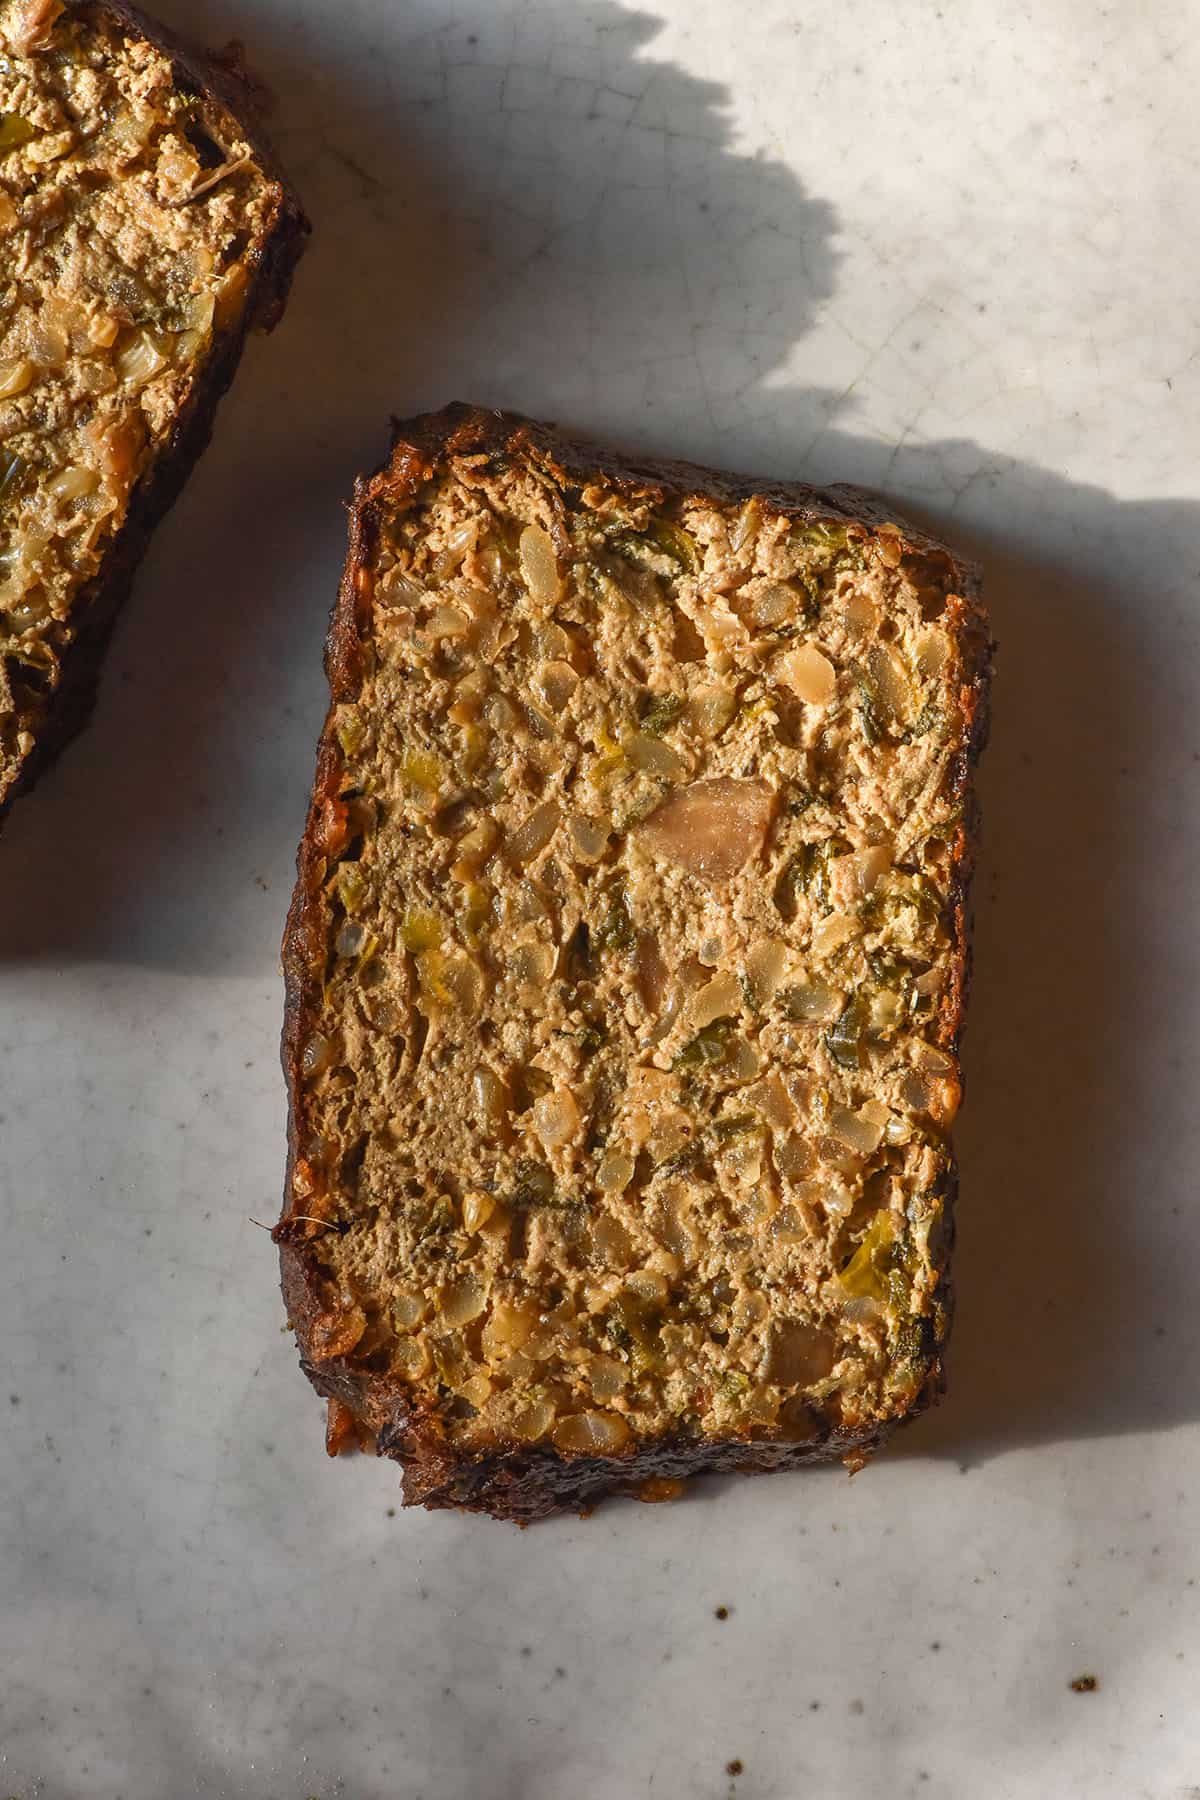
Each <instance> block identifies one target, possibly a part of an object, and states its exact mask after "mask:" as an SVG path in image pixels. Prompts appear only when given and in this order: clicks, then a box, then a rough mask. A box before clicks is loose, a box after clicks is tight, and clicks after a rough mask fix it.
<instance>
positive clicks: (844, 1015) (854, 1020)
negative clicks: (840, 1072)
mask: <svg viewBox="0 0 1200 1800" xmlns="http://www.w3.org/2000/svg"><path fill="white" fill-rule="evenodd" d="M866 1022H867V1009H866V1006H865V1005H864V1003H863V1000H862V998H861V997H860V996H859V995H858V994H851V996H850V998H849V999H848V1000H847V1002H846V1004H845V1006H843V1008H842V1010H841V1012H840V1013H839V1014H838V1016H837V1018H836V1019H835V1020H834V1022H833V1024H832V1025H831V1026H830V1027H829V1030H828V1031H827V1032H826V1033H825V1048H826V1049H827V1050H828V1052H829V1054H830V1056H832V1058H833V1060H834V1062H835V1063H837V1065H838V1067H839V1068H841V1069H857V1068H858V1066H859V1049H860V1046H861V1042H862V1034H863V1030H864V1028H865V1026H866Z"/></svg>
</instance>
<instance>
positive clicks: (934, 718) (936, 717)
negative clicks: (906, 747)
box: [900, 700, 942, 744]
mask: <svg viewBox="0 0 1200 1800" xmlns="http://www.w3.org/2000/svg"><path fill="white" fill-rule="evenodd" d="M941 721H942V711H941V708H940V707H939V706H935V704H934V702H933V701H932V700H927V701H926V703H925V705H924V706H923V707H922V708H921V710H920V712H919V713H918V714H917V716H916V718H915V719H914V720H913V722H912V724H911V725H910V726H909V727H908V729H907V730H906V731H905V732H904V734H903V736H902V738H901V740H900V741H901V743H904V744H911V743H912V742H913V740H914V738H919V737H924V736H925V735H926V733H927V732H930V731H933V730H934V729H935V728H936V727H937V726H938V725H940V724H941Z"/></svg>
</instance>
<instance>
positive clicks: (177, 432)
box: [0, 0, 307, 811]
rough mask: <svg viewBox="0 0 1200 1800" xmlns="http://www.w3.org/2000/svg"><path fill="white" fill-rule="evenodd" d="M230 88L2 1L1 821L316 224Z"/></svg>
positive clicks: (160, 40) (95, 655) (131, 40)
mask: <svg viewBox="0 0 1200 1800" xmlns="http://www.w3.org/2000/svg"><path fill="white" fill-rule="evenodd" d="M248 91H249V90H248V89H247V88H246V86H245V82H244V78H241V77H239V76H238V74H237V73H236V71H235V70H232V69H230V68H223V69H218V68H216V67H210V66H209V65H207V64H201V63H199V62H196V61H194V60H189V59H188V58H187V57H185V56H184V55H183V54H182V53H181V52H179V51H178V50H177V49H176V48H174V47H172V46H171V45H169V44H168V42H167V40H166V38H165V37H164V35H163V34H161V33H160V32H159V31H158V29H157V28H156V27H152V26H150V25H149V24H148V23H147V22H146V21H145V20H143V19H141V18H140V16H139V15H137V14H135V13H134V12H132V11H131V10H130V9H128V8H126V7H124V6H121V5H119V4H98V5H93V4H81V5H73V6H65V7H64V6H63V5H60V4H59V3H58V0H7V3H5V0H0V811H2V810H3V808H4V806H5V805H6V804H7V802H8V801H9V800H11V799H12V797H13V795H14V794H15V793H16V792H17V791H18V788H20V787H25V786H28V784H29V782H30V780H31V779H32V777H33V776H34V774H35V773H36V772H37V770H38V768H39V767H41V766H42V765H43V764H44V763H45V762H46V761H47V760H48V758H49V756H50V754H51V753H52V752H53V751H54V750H55V749H57V748H58V747H59V746H60V744H61V743H62V742H63V741H64V739H65V738H66V736H68V735H69V734H70V733H71V732H72V731H73V730H74V729H75V728H76V727H77V726H78V725H79V724H80V723H82V719H83V717H84V715H85V713H86V710H87V706H88V703H89V701H90V699H91V696H92V690H93V686H94V680H95V674H96V668H97V664H98V659H99V655H100V652H101V651H102V649H103V646H104V642H105V639H106V637H107V634H108V630H109V627H110V625H111V623H112V618H113V615H114V613H115V611H116V609H117V606H118V605H119V603H120V601H121V599H122V598H123V597H124V594H125V592H126V590H127V587H128V583H129V578H130V575H131V573H132V570H133V567H134V565H135V563H136V560H137V558H138V556H139V554H140V552H141V550H142V548H143V547H144V543H145V540H146V536H147V533H148V531H149V528H150V527H151V526H152V525H153V523H154V522H155V521H156V519H157V518H158V516H160V515H161V513H162V512H163V511H164V510H165V509H166V507H167V506H168V505H169V504H170V502H171V500H172V499H173V498H174V496H175V494H176V492H177V491H178V489H179V487H180V486H181V484H182V482H183V480H184V478H185V477H186V475H187V473H188V470H189V469H190V467H191V464H192V463H193V462H194V461H195V459H196V457H197V456H198V455H199V453H200V451H201V450H202V449H203V448H204V445H205V442H206V441H207V438H208V434H209V430H210V428H211V424H212V415H213V411H214V409H215V406H216V403H217V401H218V399H219V398H220V395H221V393H222V392H223V390H224V389H225V387H226V386H227V385H228V383H229V381H230V379H231V377H232V375H233V372H234V369H235V368H236V365H237V361H238V358H239V356H240V354H241V348H242V343H243V339H244V337H245V335H246V332H247V330H248V329H249V328H250V327H252V326H262V327H269V326H270V325H272V324H274V322H275V320H276V318H277V317H278V315H279V313H280V311H281V310H282V307H283V303H284V300H285V297H286V293H287V288H288V283H289V281H290V278H291V271H292V267H293V264H294V262H295V260H296V257H297V255H298V253H299V250H300V248H301V245H302V243H303V239H304V235H305V233H306V231H307V224H306V222H305V220H304V217H303V214H302V213H301V212H300V209H299V207H298V205H297V203H296V202H295V200H294V198H292V197H291V195H290V194H289V192H288V190H287V188H286V187H285V185H284V184H283V182H282V180H281V178H280V177H279V175H278V174H277V173H276V172H275V170H274V168H273V165H272V163H271V161H270V158H269V155H268V153H267V152H266V151H265V149H264V148H263V146H262V145H261V143H260V142H259V141H258V139H257V137H256V135H255V134H254V132H253V130H252V129H251V128H250V127H249V126H247V124H246V123H245V120H244V118H243V117H241V116H239V112H240V109H241V108H242V107H243V106H244V102H245V100H246V97H247V94H248Z"/></svg>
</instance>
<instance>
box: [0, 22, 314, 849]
mask: <svg viewBox="0 0 1200 1800" xmlns="http://www.w3.org/2000/svg"><path fill="white" fill-rule="evenodd" d="M71 10H72V11H74V12H79V13H90V14H93V15H94V16H96V17H98V18H103V19H107V20H108V21H110V22H111V23H113V24H115V25H117V26H118V27H120V28H122V29H124V30H125V31H126V32H128V33H129V34H130V35H131V36H134V37H140V38H144V39H145V40H146V41H147V42H149V43H151V44H153V45H154V47H155V48H156V49H157V50H159V51H161V52H162V54H163V55H164V56H166V57H168V58H169V60H170V62H171V67H172V74H173V77H174V81H175V84H176V86H177V87H179V88H180V89H182V90H183V91H184V92H187V93H194V94H195V95H197V96H198V98H199V99H200V100H201V102H202V103H203V105H204V107H205V109H206V111H207V113H208V116H209V117H210V118H211V119H213V120H214V122H217V121H219V122H220V123H221V125H222V127H223V128H225V127H226V122H228V123H230V124H232V125H233V127H235V128H236V130H237V132H238V133H239V135H240V136H241V137H243V138H244V139H245V140H246V142H247V143H249V145H250V147H251V149H252V150H253V152H254V157H255V160H256V162H257V163H258V165H259V167H260V168H261V169H262V171H263V174H264V175H265V176H267V178H268V179H269V181H270V182H271V184H272V186H273V187H274V190H275V199H274V207H273V210H272V214H271V217H270V221H269V223H268V225H267V227H266V229H265V230H264V231H263V233H262V236H261V238H260V240H259V242H258V243H257V244H256V245H255V246H253V247H252V250H251V253H250V255H249V259H248V260H249V263H250V267H251V275H250V285H249V289H248V291H247V295H246V304H245V306H244V307H243V309H242V313H241V316H240V318H239V319H238V320H237V322H236V323H235V324H234V325H232V326H230V327H229V328H228V329H226V330H225V331H224V332H222V333H220V334H219V335H218V336H217V337H216V339H215V340H214V343H213V346H212V349H211V351H210V353H209V357H208V361H207V363H206V364H205V367H204V369H203V371H202V373H201V375H200V378H199V379H198V380H197V381H196V383H195V385H194V387H193V389H192V392H191V393H190V394H189V396H188V399H187V403H186V404H185V405H184V406H183V407H182V408H181V409H180V412H179V416H178V418H177V419H176V421H175V423H174V425H173V427H172V429H171V433H170V436H169V437H168V439H167V441H166V443H165V444H164V445H163V447H162V449H161V451H160V452H159V455H158V456H157V457H156V459H155V461H154V462H153V463H152V464H151V466H150V467H149V468H148V469H147V470H146V471H145V473H144V474H143V475H142V477H141V479H140V480H139V481H138V482H137V484H136V486H135V487H134V490H133V493H132V494H131V496H130V501H129V510H128V513H127V515H126V519H125V523H124V525H123V526H122V527H121V529H120V531H119V532H118V533H117V535H116V536H115V537H114V539H113V540H112V543H111V544H110V545H109V547H108V550H107V552H106V554H105V558H104V566H103V568H102V569H101V570H100V572H99V574H98V575H97V576H96V577H95V578H94V579H93V580H92V581H90V582H88V583H87V585H86V586H85V587H83V588H82V589H81V590H80V592H79V594H78V595H77V596H76V599H75V602H74V606H73V608H72V617H73V620H74V622H75V625H76V635H75V637H74V638H73V639H72V641H71V643H70V644H69V645H68V646H67V648H66V649H65V650H64V652H63V654H62V658H61V676H60V680H59V684H58V687H57V688H56V689H55V690H54V692H53V693H52V694H51V695H49V696H48V698H47V700H46V703H45V711H44V714H43V716H42V718H41V720H40V721H39V723H38V728H37V732H36V742H35V744H34V748H33V749H32V750H31V751H30V753H29V755H28V757H27V758H26V759H25V762H24V764H23V766H22V769H21V772H20V775H19V776H18V778H17V780H16V781H15V782H14V783H13V785H12V787H11V788H10V789H9V791H8V793H7V794H6V795H5V796H4V799H3V800H2V801H0V822H2V821H3V818H4V815H5V814H6V813H7V811H8V808H9V807H10V806H11V805H12V803H13V801H14V800H15V799H16V798H17V797H18V795H21V794H26V793H28V792H29V790H30V788H31V787H32V786H33V785H34V783H35V782H36V781H37V780H38V778H39V776H41V775H42V774H44V773H45V771H46V770H47V769H48V768H49V767H50V765H51V764H52V763H53V762H54V761H55V759H56V758H57V757H58V756H59V754H60V753H61V752H62V750H63V749H65V747H66V745H67V744H68V743H69V742H70V741H71V739H72V738H73V737H74V736H75V735H76V734H77V733H78V732H79V731H80V730H82V728H83V726H84V725H86V724H87V721H88V718H89V716H90V714H91V711H92V707H93V705H94V704H95V699H96V691H97V687H98V683H99V677H100V667H101V664H102V662H103V659H104V652H105V650H106V649H107V647H108V642H109V639H110V637H111V635H112V630H113V626H114V624H115V623H116V619H117V615H118V613H119V612H120V610H121V607H122V606H123V605H124V603H125V601H126V599H127V598H128V596H129V592H130V588H131V586H132V583H133V577H134V575H135V574H136V572H137V567H138V564H139V563H140V561H141V559H142V556H143V555H144V554H145V551H146V547H147V545H148V544H149V541H150V537H151V534H152V533H153V531H154V528H155V526H156V525H157V524H158V522H159V520H160V519H162V518H163V516H164V515H165V514H166V513H167V512H168V511H169V510H170V508H171V506H172V505H173V503H174V502H175V500H176V499H177V498H178V496H179V494H180V493H181V491H182V489H183V487H184V485H185V483H186V482H187V478H188V476H189V475H190V474H191V472H192V469H193V468H194V466H195V464H196V463H197V461H198V460H199V458H200V456H201V455H202V454H203V452H204V450H205V449H206V448H207V446H208V442H209V439H210V437H211V436H212V430H213V423H214V420H215V417H216V411H217V407H218V405H219V403H220V400H221V397H222V395H223V394H224V393H225V391H226V389H227V388H228V387H229V385H230V383H231V382H232V381H233V378H234V375H235V374H236V373H237V367H238V364H239V362H240V361H241V358H242V351H243V349H244V348H245V343H246V338H247V336H248V335H249V333H250V332H251V331H264V332H265V331H271V330H273V329H274V327H275V326H276V325H277V324H278V322H279V320H280V318H281V317H282V315H283V311H284V307H285V306H286V304H287V297H288V290H289V288H290V287H291V282H292V275H293V272H294V270H295V267H296V263H297V262H298V260H299V258H300V256H301V254H302V252H303V250H304V242H305V239H306V238H307V236H308V233H309V231H310V229H311V227H310V225H309V222H308V219H307V218H306V216H305V214H304V210H303V208H302V206H301V204H300V201H299V199H298V197H297V195H296V194H295V192H294V190H293V189H292V187H291V185H290V184H289V182H288V181H287V179H286V177H285V176H284V174H283V172H282V171H281V169H280V167H279V163H278V161H277V159H276V157H275V155H274V152H273V151H272V150H271V148H270V147H269V145H268V144H267V142H266V139H265V138H264V136H263V133H262V127H261V124H260V122H259V119H258V117H257V112H258V108H259V105H260V90H259V89H258V88H257V87H256V85H255V83H254V81H253V79H252V77H251V76H250V75H249V74H248V73H247V72H246V70H245V69H244V67H243V66H242V63H241V60H240V54H239V53H238V52H237V51H236V50H231V51H230V52H228V53H222V55H221V56H220V57H219V58H217V57H210V56H206V55H205V54H204V53H203V52H200V51H195V50H192V49H189V48H185V47H184V46H183V45H182V44H181V43H180V42H179V40H178V39H177V38H176V37H175V36H174V35H173V34H172V33H171V32H169V31H167V30H166V28H165V27H163V26H161V25H159V24H157V23H156V22H154V21H152V20H150V19H148V18H146V17H145V16H144V15H143V14H142V13H140V12H139V11H138V10H137V9H136V8H135V7H132V6H128V5H125V4H124V3H123V0H95V3H94V0H86V3H85V4H83V5H79V6H76V7H73V8H72V9H71Z"/></svg>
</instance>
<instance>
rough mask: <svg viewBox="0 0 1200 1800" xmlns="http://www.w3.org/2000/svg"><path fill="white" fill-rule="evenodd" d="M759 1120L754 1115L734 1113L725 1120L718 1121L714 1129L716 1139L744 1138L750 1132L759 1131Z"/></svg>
mask: <svg viewBox="0 0 1200 1800" xmlns="http://www.w3.org/2000/svg"><path fill="white" fill-rule="evenodd" d="M758 1123H759V1122H758V1120H757V1119H756V1118H755V1116H754V1114H753V1113H733V1114H731V1115H730V1116H728V1117H726V1118H724V1119H718V1120H717V1121H716V1123H715V1124H714V1126H713V1128H712V1132H713V1136H714V1137H715V1138H718V1139H721V1140H724V1139H727V1138H735V1137H743V1136H744V1135H745V1134H746V1132H748V1131H755V1130H757V1129H758Z"/></svg>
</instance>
